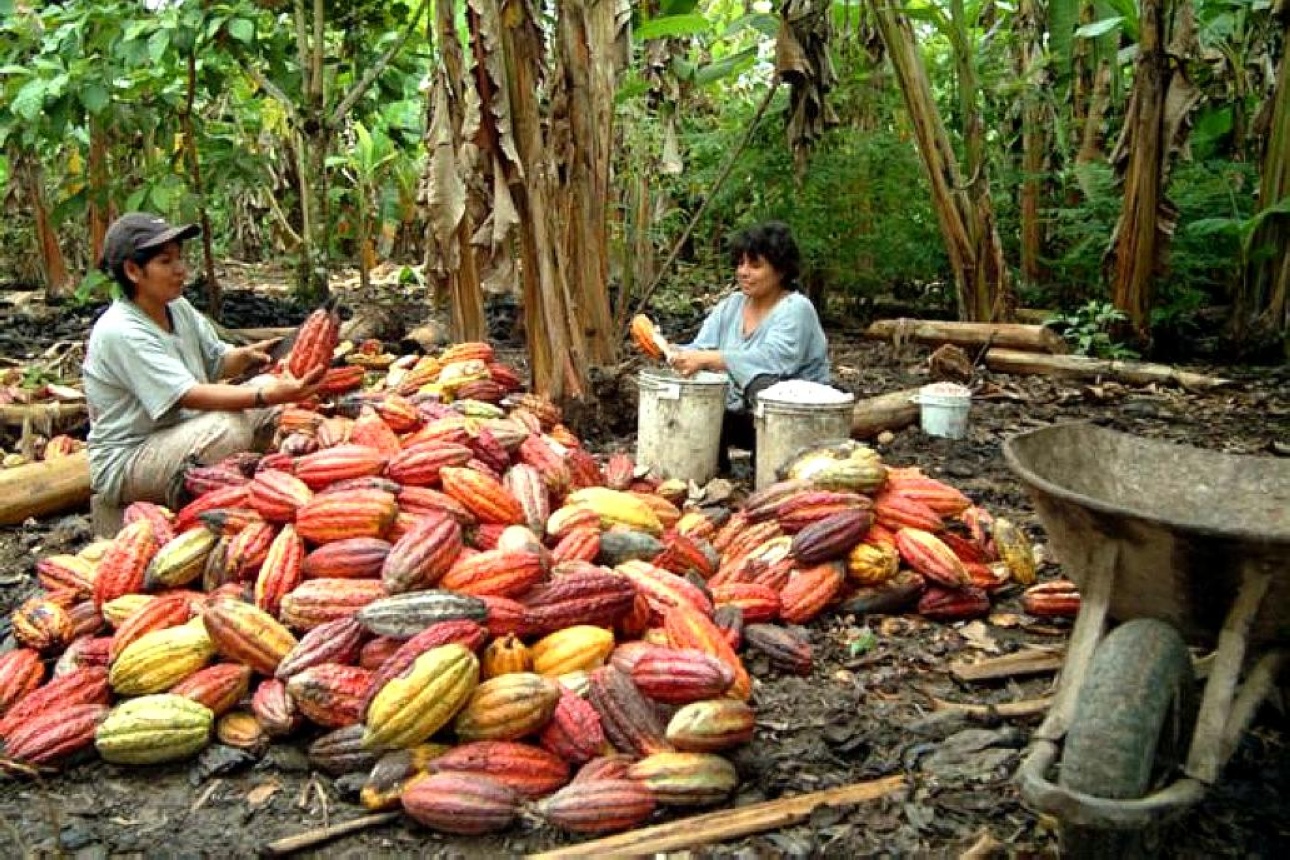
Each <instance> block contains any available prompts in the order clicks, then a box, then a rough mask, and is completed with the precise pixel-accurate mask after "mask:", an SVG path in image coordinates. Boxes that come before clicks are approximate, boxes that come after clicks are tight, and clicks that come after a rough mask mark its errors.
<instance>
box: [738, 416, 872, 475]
mask: <svg viewBox="0 0 1290 860" xmlns="http://www.w3.org/2000/svg"><path fill="white" fill-rule="evenodd" d="M854 409H855V395H850V396H848V397H847V399H845V400H837V401H835V402H832V403H801V402H797V401H789V400H779V399H776V398H774V397H767V396H766V394H765V393H764V392H763V393H762V395H761V396H760V397H758V398H757V408H756V409H755V410H754V412H753V423H754V425H755V426H756V428H757V463H756V469H757V472H756V478H755V486H756V489H759V490H760V489H761V488H762V487H765V486H768V485H770V484H773V483H775V480H776V478H775V472H776V470H778V469H779V468H780V467H781V466H783V465H784V464H785V463H787V462H788V461H789V460H790V459H791V458H792V456H793V455H794V454H796V453H797V452H798V451H801V450H802V449H803V448H807V447H811V446H814V445H820V444H823V443H826V442H836V441H838V440H840V439H849V438H850V437H851V415H852V412H853V411H854Z"/></svg>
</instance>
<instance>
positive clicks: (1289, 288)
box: [1233, 3, 1290, 355]
mask: <svg viewBox="0 0 1290 860" xmlns="http://www.w3.org/2000/svg"><path fill="white" fill-rule="evenodd" d="M1282 7H1283V8H1282V25H1283V30H1284V32H1283V37H1282V40H1281V42H1282V45H1283V46H1290V3H1283V4H1282ZM1271 98H1272V100H1273V102H1272V120H1271V124H1270V126H1269V128H1268V136H1267V144H1266V149H1265V150H1264V154H1263V169H1262V175H1261V178H1260V182H1259V207H1260V211H1263V210H1267V209H1269V208H1271V207H1272V206H1275V205H1277V204H1278V203H1280V204H1282V205H1285V201H1286V200H1287V199H1290V47H1283V49H1282V56H1281V66H1280V69H1279V70H1278V71H1277V82H1276V88H1275V90H1274V91H1273V94H1272V97H1271ZM1250 248H1251V249H1253V250H1254V252H1255V259H1253V260H1252V261H1251V262H1250V263H1249V266H1248V268H1247V271H1246V275H1245V279H1244V283H1243V284H1242V285H1241V289H1240V292H1239V294H1238V295H1237V298H1236V308H1235V313H1234V316H1233V324H1234V328H1235V332H1236V334H1237V336H1238V338H1240V339H1246V338H1247V337H1248V338H1249V339H1251V340H1261V339H1264V338H1268V337H1279V338H1281V339H1282V340H1283V341H1284V342H1285V345H1286V350H1287V355H1290V214H1286V213H1285V212H1281V213H1273V214H1269V215H1267V216H1266V217H1265V219H1264V221H1263V223H1262V224H1260V225H1259V226H1258V228H1257V229H1256V230H1255V231H1254V235H1253V236H1252V237H1251V239H1250Z"/></svg>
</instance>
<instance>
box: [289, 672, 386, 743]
mask: <svg viewBox="0 0 1290 860" xmlns="http://www.w3.org/2000/svg"><path fill="white" fill-rule="evenodd" d="M371 680H372V673H371V672H369V671H367V670H366V669H362V668H360V667H358V666H341V665H339V664H337V663H320V664H318V665H317V666H310V667H309V668H308V669H304V670H302V671H300V672H297V673H296V674H294V675H292V676H291V678H290V680H288V681H287V695H288V696H290V697H291V701H293V702H295V704H296V707H297V708H298V709H299V710H300V713H301V714H303V715H304V716H305V718H306V719H308V720H309V721H310V722H313V723H316V724H317V725H320V726H324V727H326V728H333V729H338V728H343V727H344V726H351V725H355V724H356V723H360V722H362V720H363V696H364V694H365V693H366V692H367V687H368V685H369V684H370V683H371Z"/></svg>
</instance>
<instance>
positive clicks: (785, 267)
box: [730, 221, 802, 290]
mask: <svg viewBox="0 0 1290 860" xmlns="http://www.w3.org/2000/svg"><path fill="white" fill-rule="evenodd" d="M745 257H747V258H749V259H756V258H758V257H760V258H761V259H763V260H765V261H766V262H767V263H770V264H771V265H772V266H774V267H775V271H777V272H779V275H780V277H781V278H782V279H783V285H784V288H785V289H788V290H795V289H797V278H798V276H799V275H800V274H801V272H802V252H801V251H799V250H798V249H797V242H795V241H794V240H793V231H792V230H790V229H789V227H788V225H787V224H785V223H784V222H783V221H767V222H765V223H764V224H758V225H756V226H755V227H749V228H748V229H747V230H744V231H742V232H741V233H739V235H737V236H735V238H734V239H733V240H732V241H731V242H730V263H731V265H732V266H735V267H736V268H737V267H738V266H739V263H740V262H741V261H742V260H743V259H744V258H745Z"/></svg>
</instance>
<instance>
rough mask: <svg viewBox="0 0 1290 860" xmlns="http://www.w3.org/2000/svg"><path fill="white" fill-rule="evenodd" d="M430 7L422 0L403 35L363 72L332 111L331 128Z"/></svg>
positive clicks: (336, 123)
mask: <svg viewBox="0 0 1290 860" xmlns="http://www.w3.org/2000/svg"><path fill="white" fill-rule="evenodd" d="M429 7H430V0H421V5H420V6H418V7H417V11H415V12H413V13H412V17H411V18H409V19H408V26H407V28H406V29H405V30H404V31H403V35H401V36H399V38H398V41H396V42H395V43H394V44H393V45H391V46H390V47H389V48H388V49H387V50H386V52H385V53H384V54H383V55H382V56H381V58H380V59H379V60H377V61H376V62H375V63H374V64H372V65H371V66H369V67H368V69H367V71H366V72H365V73H364V74H363V77H362V78H360V79H359V81H358V83H356V84H354V88H353V89H352V90H350V91H349V92H348V93H347V94H346V95H345V98H344V99H343V100H341V103H340V104H338V105H336V109H335V110H334V111H332V114H331V118H330V119H329V120H328V122H327V125H328V127H329V128H336V127H337V126H339V125H340V124H341V122H342V121H343V120H344V119H345V115H346V114H348V113H349V112H350V110H351V109H353V107H354V105H355V104H356V103H357V102H358V100H359V99H361V98H362V97H363V96H364V95H365V94H366V93H367V91H368V90H369V89H371V87H372V84H374V83H375V82H376V79H377V77H379V76H380V74H381V72H383V71H385V68H386V66H388V65H389V64H390V61H391V60H393V59H394V56H395V54H397V53H398V52H399V51H400V50H401V49H402V48H403V45H404V44H405V43H406V42H407V41H408V39H410V38H411V37H412V34H413V33H414V32H415V31H416V27H417V22H418V21H420V20H421V16H422V15H424V14H425V12H426V9H428V8H429Z"/></svg>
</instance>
